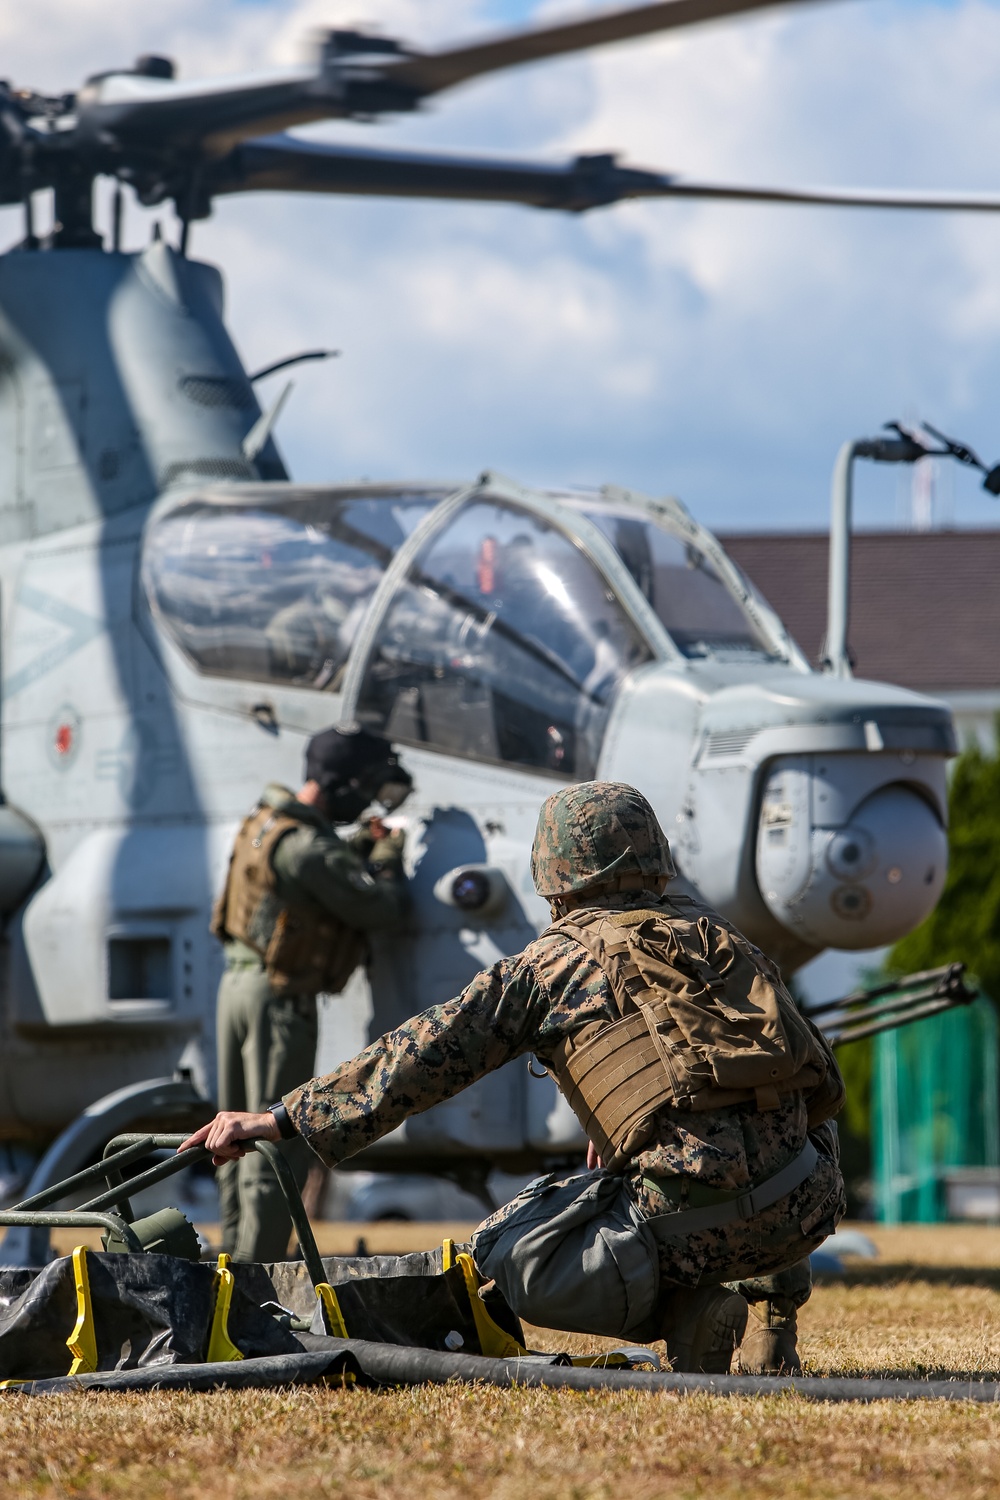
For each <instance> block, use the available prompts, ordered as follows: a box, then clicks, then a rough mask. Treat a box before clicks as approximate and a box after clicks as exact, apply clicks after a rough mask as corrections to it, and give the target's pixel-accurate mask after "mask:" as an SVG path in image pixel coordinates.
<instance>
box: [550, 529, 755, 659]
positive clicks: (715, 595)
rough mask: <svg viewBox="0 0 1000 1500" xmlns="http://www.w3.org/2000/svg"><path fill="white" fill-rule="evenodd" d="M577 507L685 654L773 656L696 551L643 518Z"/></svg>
mask: <svg viewBox="0 0 1000 1500" xmlns="http://www.w3.org/2000/svg"><path fill="white" fill-rule="evenodd" d="M580 508H581V509H583V511H584V514H585V515H587V516H588V517H589V519H590V520H591V521H593V522H594V524H595V525H596V526H599V527H600V529H601V530H602V531H603V532H604V535H605V536H606V537H607V538H608V540H609V541H610V542H611V544H612V546H613V547H614V549H615V551H616V552H617V553H618V556H619V557H620V558H621V560H622V562H623V563H624V564H625V566H626V568H628V570H629V572H630V573H631V574H632V577H633V578H634V579H635V581H636V583H637V584H638V585H639V587H640V589H641V590H642V592H643V593H644V594H645V596H646V598H647V599H648V600H649V602H650V604H651V605H652V606H653V608H654V609H655V611H656V613H657V615H658V616H659V618H660V620H661V622H662V623H663V625H664V626H665V627H666V629H667V630H668V631H669V632H670V635H671V637H672V639H673V640H674V642H675V643H676V645H677V647H678V649H679V650H680V651H682V652H683V653H684V655H685V656H687V657H692V658H696V657H701V658H706V657H707V658H712V659H714V660H717V661H734V660H744V659H746V658H748V657H753V658H756V659H757V660H760V658H761V657H774V656H775V655H776V653H775V650H774V647H773V646H772V645H771V644H770V642H769V641H768V640H767V639H766V638H765V636H764V634H763V632H762V631H761V630H760V629H759V627H758V625H757V623H756V621H755V620H754V619H753V618H752V617H751V616H750V615H749V614H748V613H747V611H746V610H745V609H744V608H743V606H742V604H741V603H740V601H739V600H738V599H737V598H736V597H735V595H734V594H733V593H732V592H731V591H730V589H729V587H728V586H727V584H726V582H725V580H724V579H723V578H722V577H720V575H719V573H718V570H717V569H716V567H715V564H714V563H713V562H712V561H711V559H710V558H709V557H707V556H706V555H705V553H704V552H702V551H701V550H700V549H699V548H698V547H696V546H694V545H693V544H692V543H691V542H689V541H687V540H685V539H683V538H681V537H678V536H675V535H674V534H673V533H672V532H669V531H667V530H665V529H664V528H663V527H662V526H658V525H656V523H655V522H653V521H652V520H649V519H647V517H646V516H644V515H641V514H635V513H633V514H628V513H626V512H624V511H622V510H618V509H614V508H608V509H605V508H603V507H600V506H590V505H586V506H582V507H580Z"/></svg>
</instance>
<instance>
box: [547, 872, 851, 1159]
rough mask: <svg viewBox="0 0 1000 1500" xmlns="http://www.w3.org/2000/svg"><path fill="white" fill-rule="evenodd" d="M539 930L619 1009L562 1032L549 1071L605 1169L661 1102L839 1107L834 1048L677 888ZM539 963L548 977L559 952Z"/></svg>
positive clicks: (761, 965)
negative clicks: (657, 900)
mask: <svg viewBox="0 0 1000 1500" xmlns="http://www.w3.org/2000/svg"><path fill="white" fill-rule="evenodd" d="M549 931H550V932H552V933H557V934H560V935H565V936H567V937H572V938H574V939H575V940H576V941H577V942H578V943H579V944H580V945H581V946H582V947H583V948H585V949H586V950H587V952H588V953H589V954H590V955H591V956H592V957H593V959H594V960H595V962H596V963H597V964H598V966H599V967H600V969H601V970H602V971H603V972H604V974H605V975H606V977H607V979H608V982H609V984H610V987H611V990H612V993H613V995H614V999H615V1004H616V1006H617V1008H618V1010H619V1012H620V1019H619V1020H617V1021H613V1022H611V1023H610V1024H608V1023H605V1022H596V1023H593V1024H591V1025H589V1026H585V1027H583V1028H582V1029H581V1030H580V1031H579V1032H577V1033H576V1034H575V1035H574V1036H571V1037H567V1038H565V1039H564V1040H563V1041H562V1042H560V1043H559V1045H558V1047H557V1048H556V1051H555V1053H554V1055H553V1060H552V1067H551V1072H552V1074H553V1076H554V1078H555V1080H556V1082H557V1083H558V1085H559V1087H560V1089H561V1091H562V1092H563V1094H564V1095H565V1097H566V1099H567V1100H568V1102H569V1104H570V1106H571V1107H572V1109H573V1111H574V1113H575V1114H576V1117H577V1119H578V1120H579V1121H580V1124H581V1125H582V1126H583V1128H584V1130H585V1131H586V1133H587V1136H588V1138H589V1139H590V1140H591V1141H593V1143H594V1145H595V1146H596V1147H597V1150H598V1153H599V1155H600V1156H601V1158H602V1160H603V1162H604V1164H605V1166H610V1167H615V1166H620V1165H622V1163H623V1162H625V1161H626V1160H627V1159H628V1158H630V1157H631V1156H633V1155H635V1154H636V1153H637V1151H639V1150H641V1148H642V1144H643V1142H644V1141H645V1140H646V1139H647V1138H648V1135H649V1131H650V1127H651V1121H652V1116H653V1115H654V1114H655V1112H656V1111H657V1110H658V1109H662V1108H664V1107H669V1108H673V1109H681V1110H698V1111H704V1110H715V1109H721V1108H724V1107H725V1106H727V1105H732V1104H742V1103H746V1102H753V1103H755V1104H756V1106H757V1108H758V1109H764V1110H766V1109H774V1108H776V1107H777V1106H778V1104H779V1102H780V1100H781V1097H782V1096H783V1095H788V1094H791V1093H795V1092H798V1091H802V1092H804V1093H806V1094H807V1095H808V1096H809V1098H808V1107H809V1123H810V1125H811V1126H812V1125H816V1124H819V1122H820V1121H821V1120H823V1119H828V1118H829V1117H830V1116H831V1115H833V1114H836V1112H837V1110H838V1109H839V1108H840V1106H841V1104H842V1103H843V1097H844V1086H843V1081H842V1079H841V1077H840V1071H839V1069H838V1067H837V1064H836V1062H835V1060H834V1057H833V1054H832V1052H831V1051H830V1049H829V1046H828V1045H827V1043H826V1040H825V1038H824V1037H822V1036H821V1035H820V1033H819V1032H818V1031H817V1030H816V1029H815V1028H814V1027H813V1026H812V1025H811V1024H810V1022H809V1021H807V1020H806V1018H805V1017H804V1016H803V1015H802V1013H801V1012H800V1011H799V1009H798V1007H797V1006H796V1004H795V1002H794V1000H793V999H792V997H791V996H790V995H789V993H788V991H787V990H786V989H785V987H784V985H783V984H782V982H781V978H780V976H779V974H778V971H777V969H776V968H775V967H774V965H773V964H771V963H770V962H769V960H768V959H766V958H765V957H764V955H763V954H762V953H760V952H758V950H757V949H756V948H754V947H753V946H752V945H751V944H750V943H748V942H747V940H746V939H745V938H744V937H743V936H742V934H740V933H739V932H737V931H736V929H735V928H733V927H730V926H729V925H728V923H724V922H723V921H722V919H721V918H719V917H718V916H717V914H716V913H714V912H710V911H709V910H708V909H707V908H706V907H703V906H701V905H699V904H698V903H697V902H695V901H692V900H690V899H688V898H687V897H683V896H679V897H670V898H669V900H664V902H663V904H662V906H660V907H658V908H651V909H643V910H633V911H629V910H617V911H615V910H606V909H603V908H602V909H596V908H590V909H589V910H578V911H573V912H571V913H569V914H568V915H566V916H564V917H561V918H560V919H559V921H557V922H556V923H555V924H554V925H553V926H552V927H551V928H550V929H549ZM533 957H534V956H533ZM550 962H551V973H550V974H546V967H547V964H546V960H545V958H544V957H543V958H542V959H541V960H540V961H538V960H535V967H536V969H537V971H538V972H539V977H540V978H541V979H542V981H543V983H546V982H549V983H553V984H555V983H557V982H558V979H559V978H560V977H561V976H560V974H559V972H558V971H559V970H560V969H562V966H563V964H564V960H560V959H557V958H555V957H553V958H552V960H551V961H550ZM562 977H564V970H563V974H562Z"/></svg>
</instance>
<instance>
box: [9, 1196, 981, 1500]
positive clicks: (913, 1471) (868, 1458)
mask: <svg viewBox="0 0 1000 1500" xmlns="http://www.w3.org/2000/svg"><path fill="white" fill-rule="evenodd" d="M320 1231H321V1234H320V1238H321V1245H322V1248H323V1249H324V1250H325V1251H327V1252H328V1253H333V1252H336V1251H340V1252H341V1253H344V1252H346V1251H350V1250H353V1249H354V1247H355V1243H356V1240H357V1237H358V1233H359V1226H356V1225H354V1226H349V1225H325V1226H320ZM360 1232H362V1233H363V1234H364V1236H365V1239H366V1241H367V1244H368V1248H369V1249H370V1250H373V1251H377V1250H385V1251H389V1250H403V1249H411V1248H417V1247H418V1246H424V1245H428V1244H433V1243H434V1242H435V1241H436V1240H438V1239H439V1238H440V1237H441V1235H442V1234H443V1233H452V1234H454V1235H455V1237H456V1238H458V1237H460V1235H461V1233H462V1228H461V1226H446V1227H445V1226H437V1225H435V1226H430V1225H428V1226H419V1227H418V1226H408V1225H380V1226H364V1227H362V1228H361V1231H360ZM867 1232H870V1233H871V1237H872V1238H873V1239H874V1240H875V1241H876V1242H877V1244H878V1246H879V1249H880V1252H881V1253H880V1258H879V1259H878V1260H876V1261H864V1262H862V1261H854V1262H852V1263H851V1264H850V1268H849V1274H848V1278H847V1280H846V1281H845V1282H837V1283H829V1284H826V1285H820V1286H819V1287H817V1289H816V1292H815V1293H814V1296H813V1299H812V1301H811V1302H810V1304H809V1306H808V1307H807V1309H806V1310H805V1314H804V1316H803V1319H802V1340H801V1346H802V1351H803V1356H804V1358H805V1361H806V1365H807V1368H808V1369H809V1371H810V1372H811V1373H816V1374H822V1373H830V1374H833V1373H836V1374H858V1373H862V1372H878V1373H884V1374H897V1373H898V1374H906V1375H910V1376H925V1375H927V1376H929V1375H935V1376H940V1377H947V1376H948V1375H952V1374H966V1373H972V1374H974V1375H981V1376H988V1377H992V1378H994V1379H1000V1230H996V1229H962V1228H954V1229H952V1228H949V1229H937V1228H927V1229H923V1228H911V1227H906V1228H900V1229H885V1230H872V1231H867ZM532 1341H533V1342H534V1344H535V1346H536V1347H546V1348H563V1347H567V1346H571V1347H574V1348H582V1347H583V1345H584V1343H585V1342H589V1344H590V1346H591V1347H593V1344H594V1342H595V1341H584V1340H579V1339H572V1338H567V1337H566V1336H564V1335H558V1334H551V1333H545V1332H544V1331H542V1330H533V1331H532ZM2 1413H3V1421H2V1426H0V1494H2V1495H4V1496H6V1495H11V1496H14V1495H16V1496H18V1497H20V1496H32V1497H34V1496H37V1497H44V1500H49V1497H52V1500H56V1497H65V1496H74V1497H77V1496H79V1497H85V1500H126V1497H128V1500H132V1497H135V1496H141V1497H142V1500H223V1497H225V1500H243V1497H254V1500H256V1497H261V1500H271V1497H274V1500H278V1497H281V1500H314V1497H315V1500H319V1497H321V1496H322V1497H326V1496H345V1497H346V1496H350V1497H351V1500H369V1497H372V1500H374V1497H385V1496H396V1495H398V1496H400V1497H404V1496H405V1497H406V1500H411V1497H412V1500H432V1497H433V1500H437V1497H439V1496H440V1497H445V1500H452V1497H465V1496H473V1495H475V1496H480V1495H481V1496H484V1497H494V1496H495V1497H498V1500H515V1497H516V1500H521V1497H525V1500H529V1497H530V1500H557V1497H558V1500H612V1497H613V1500H619V1497H621V1500H654V1497H659V1496H670V1497H674V1496H676V1497H688V1496H690V1497H696V1496H697V1497H706V1500H709V1497H710V1500H736V1497H739V1500H755V1497H771V1496H779V1495H780V1496H796V1497H809V1500H826V1497H838V1500H839V1497H841V1496H844V1497H846V1496H851V1497H856V1496H865V1497H869V1496H870V1497H878V1500H882V1497H885V1500H890V1497H892V1500H897V1497H899V1500H902V1497H904V1496H905V1497H907V1500H911V1497H914V1496H920V1497H923V1496H931V1495H933V1496H937V1495H948V1496H949V1497H951V1496H954V1497H956V1500H958V1497H961V1500H971V1497H978V1496H991V1497H992V1496H994V1495H997V1494H1000V1406H997V1407H995V1408H994V1407H991V1406H982V1405H976V1406H967V1405H963V1404H962V1403H959V1402H954V1403H952V1402H940V1403H926V1404H925V1403H910V1404H900V1405H898V1406H897V1405H893V1404H891V1403H888V1402H881V1403H876V1404H873V1405H871V1406H836V1405H824V1404H822V1403H810V1402H806V1401H803V1400H802V1399H800V1398H798V1397H796V1396H779V1397H769V1398H766V1399H762V1400H761V1399H758V1400H752V1399H742V1398H741V1399H732V1398H724V1397H705V1396H697V1397H689V1398H678V1397H675V1396H657V1395H630V1394H618V1393H609V1394H606V1395H605V1394H587V1395H581V1394H576V1393H570V1392H558V1391H516V1392H509V1391H497V1390H491V1389H477V1388H470V1387H455V1388H451V1387H430V1388H423V1389H417V1390H404V1391H395V1392H373V1391H359V1390H356V1391H334V1390H329V1391H328V1390H317V1389H301V1390H297V1391H292V1392H249V1393H242V1394H241V1393H220V1394H217V1395H214V1396H199V1395H187V1394H177V1393H170V1394H163V1395H155V1396H147V1395H142V1396H139V1395H137V1396H113V1397H108V1396H100V1395H96V1394H95V1395H85V1394H81V1395H79V1396H69V1397H56V1398H47V1399H37V1400H29V1399H26V1398H24V1397H18V1396H16V1395H13V1394H12V1395H9V1396H7V1397H6V1398H5V1399H4V1400H3V1405H2Z"/></svg>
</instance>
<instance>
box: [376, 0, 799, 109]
mask: <svg viewBox="0 0 1000 1500" xmlns="http://www.w3.org/2000/svg"><path fill="white" fill-rule="evenodd" d="M803 3H805V0H659V3H657V4H654V5H634V6H629V7H628V8H627V9H625V10H612V11H605V12H603V13H602V14H598V15H596V16H590V17H587V18H586V19H583V20H579V21H569V22H564V23H563V24H561V25H557V26H546V27H540V28H536V29H534V30H530V31H512V32H509V33H507V34H505V35H503V36H498V37H494V38H493V39H492V40H488V41H485V42H479V43H475V44H473V45H472V46H467V47H454V48H451V49H450V50H449V51H447V52H428V53H422V54H416V55H414V56H411V57H409V58H406V59H405V60H404V61H402V62H398V63H392V64H390V65H389V68H388V69H387V72H389V73H390V76H391V77H392V78H393V80H395V81H397V82H399V83H403V84H406V85H409V86H410V87H411V88H413V89H414V91H415V92H417V93H418V94H419V95H420V96H421V97H426V96H427V95H429V94H437V93H440V92H441V91H442V89H448V88H453V87H454V86H455V85H456V84H458V83H464V82H465V81H466V80H467V79H469V78H477V77H479V76H480V75H482V74H484V73H495V72H497V71H498V70H499V69H502V68H514V67H519V66H520V65H521V64H522V63H530V62H540V61H542V59H544V58H547V57H562V56H564V55H566V54H567V53H570V52H582V51H585V50H586V49H588V48H590V47H602V46H606V45H607V44H608V43H609V42H624V41H629V40H630V39H631V38H633V37H640V36H648V35H650V34H651V33H652V32H656V31H674V30H677V29H678V28H680V27H683V26H696V25H698V24H700V23H701V22H703V21H715V20H721V19H722V18H723V17H726V16H735V15H740V14H742V13H745V12H749V11H755V10H765V9H776V8H777V7H778V6H782V7H783V6H787V5H801V4H803Z"/></svg>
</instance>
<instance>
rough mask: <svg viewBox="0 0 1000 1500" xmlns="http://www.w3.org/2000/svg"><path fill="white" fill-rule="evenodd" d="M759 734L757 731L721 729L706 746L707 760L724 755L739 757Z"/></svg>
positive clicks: (711, 737) (709, 738) (709, 739)
mask: <svg viewBox="0 0 1000 1500" xmlns="http://www.w3.org/2000/svg"><path fill="white" fill-rule="evenodd" d="M756 733H757V731H756V729H719V730H716V732H715V733H714V734H710V735H709V737H708V743H707V744H706V746H705V756H706V758H711V757H714V756H723V755H739V754H740V753H741V751H743V750H745V749H746V747H747V746H748V745H749V743H750V741H751V740H752V739H753V737H754V735H755V734H756Z"/></svg>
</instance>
